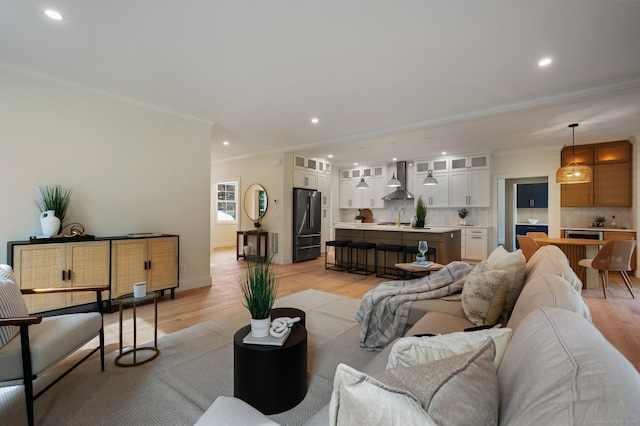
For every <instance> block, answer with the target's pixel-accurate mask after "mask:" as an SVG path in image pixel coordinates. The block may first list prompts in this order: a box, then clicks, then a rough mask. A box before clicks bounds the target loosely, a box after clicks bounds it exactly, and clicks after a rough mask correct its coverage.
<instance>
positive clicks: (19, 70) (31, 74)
mask: <svg viewBox="0 0 640 426" xmlns="http://www.w3.org/2000/svg"><path fill="white" fill-rule="evenodd" d="M0 70H2V71H6V72H9V73H12V74H16V75H19V76H21V77H27V78H32V79H34V80H40V81H44V82H45V83H49V84H54V85H56V86H61V87H65V88H67V89H72V90H77V91H79V92H84V93H88V94H91V95H95V96H100V97H102V98H106V99H110V100H112V101H116V102H121V103H124V104H128V105H133V106H136V107H139V108H144V109H148V110H151V111H155V112H159V113H162V114H166V115H170V116H174V117H178V118H181V119H183V120H188V121H193V122H195V123H199V124H204V125H208V126H213V125H214V124H215V122H214V121H211V120H205V119H203V118H199V117H194V116H192V115H188V114H183V113H181V112H178V111H174V110H171V109H167V108H162V107H158V106H155V105H151V104H149V103H145V102H142V101H139V100H137V99H133V98H128V97H126V96H120V95H115V94H113V93H110V92H108V91H105V90H97V89H92V88H89V87H87V86H83V85H81V84H78V83H76V82H73V81H70V80H64V79H62V78H58V77H52V76H50V75H47V74H43V73H40V72H37V71H34V70H31V69H27V68H25V67H21V66H18V65H15V64H10V63H7V62H1V61H0Z"/></svg>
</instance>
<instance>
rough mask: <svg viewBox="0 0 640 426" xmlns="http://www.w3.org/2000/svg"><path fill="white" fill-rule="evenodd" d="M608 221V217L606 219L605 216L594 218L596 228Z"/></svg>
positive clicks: (593, 224) (601, 226)
mask: <svg viewBox="0 0 640 426" xmlns="http://www.w3.org/2000/svg"><path fill="white" fill-rule="evenodd" d="M606 221H607V219H605V217H604V216H596V217H595V219H593V223H592V226H595V227H596V228H603V227H604V223H605V222H606Z"/></svg>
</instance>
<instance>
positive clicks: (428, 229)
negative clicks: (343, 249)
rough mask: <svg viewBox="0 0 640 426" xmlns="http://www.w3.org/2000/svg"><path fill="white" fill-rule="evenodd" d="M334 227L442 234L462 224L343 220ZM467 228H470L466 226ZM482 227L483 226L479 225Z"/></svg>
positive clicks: (459, 227) (457, 228)
mask: <svg viewBox="0 0 640 426" xmlns="http://www.w3.org/2000/svg"><path fill="white" fill-rule="evenodd" d="M333 228H334V229H357V230H363V231H396V232H424V233H431V234H442V233H444V232H451V231H459V230H460V229H462V228H463V227H462V226H445V225H437V226H430V225H427V226H425V227H424V228H412V227H411V226H409V225H402V226H395V225H378V224H377V223H351V222H341V223H335V224H334V225H333ZM465 228H468V226H467V227H465ZM477 228H481V227H477Z"/></svg>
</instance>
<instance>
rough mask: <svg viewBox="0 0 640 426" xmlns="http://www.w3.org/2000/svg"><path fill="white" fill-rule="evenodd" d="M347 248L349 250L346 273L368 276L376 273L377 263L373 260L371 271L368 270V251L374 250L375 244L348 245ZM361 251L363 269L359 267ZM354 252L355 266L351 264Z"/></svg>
mask: <svg viewBox="0 0 640 426" xmlns="http://www.w3.org/2000/svg"><path fill="white" fill-rule="evenodd" d="M347 248H348V249H349V269H348V270H347V272H349V273H350V274H360V275H369V274H371V273H375V272H376V269H377V266H378V265H377V263H378V262H375V259H374V269H373V271H371V270H369V250H375V248H376V245H375V243H348V244H347ZM362 250H364V267H361V266H360V251H362ZM354 252H355V255H356V261H355V264H354V262H353V254H354Z"/></svg>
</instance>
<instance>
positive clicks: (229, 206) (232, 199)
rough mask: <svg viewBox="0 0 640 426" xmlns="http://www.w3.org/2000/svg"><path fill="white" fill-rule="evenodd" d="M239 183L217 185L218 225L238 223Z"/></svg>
mask: <svg viewBox="0 0 640 426" xmlns="http://www.w3.org/2000/svg"><path fill="white" fill-rule="evenodd" d="M237 191H238V182H220V183H218V184H217V193H218V195H217V200H216V201H217V209H216V210H217V211H218V212H217V216H216V222H217V223H238V201H237V200H238V197H237Z"/></svg>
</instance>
